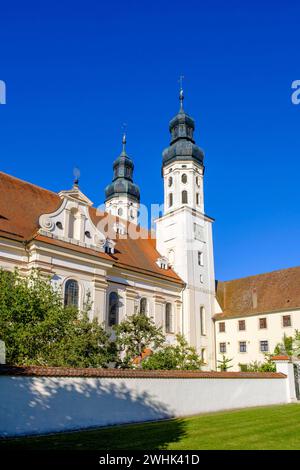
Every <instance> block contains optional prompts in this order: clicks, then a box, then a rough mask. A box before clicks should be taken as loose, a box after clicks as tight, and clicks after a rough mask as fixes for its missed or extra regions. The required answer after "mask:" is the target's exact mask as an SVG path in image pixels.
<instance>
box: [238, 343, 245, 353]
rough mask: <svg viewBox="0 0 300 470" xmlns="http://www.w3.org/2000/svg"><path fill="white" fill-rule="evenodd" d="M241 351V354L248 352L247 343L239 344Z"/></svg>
mask: <svg viewBox="0 0 300 470" xmlns="http://www.w3.org/2000/svg"><path fill="white" fill-rule="evenodd" d="M239 351H240V353H245V352H247V343H246V341H240V342H239Z"/></svg>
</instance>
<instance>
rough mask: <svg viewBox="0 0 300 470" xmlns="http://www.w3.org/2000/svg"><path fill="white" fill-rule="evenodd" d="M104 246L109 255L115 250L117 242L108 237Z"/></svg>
mask: <svg viewBox="0 0 300 470" xmlns="http://www.w3.org/2000/svg"><path fill="white" fill-rule="evenodd" d="M103 248H104V251H105V253H107V254H108V255H112V254H114V252H115V242H114V241H113V240H110V239H109V238H107V239H106V240H105V243H104V246H103Z"/></svg>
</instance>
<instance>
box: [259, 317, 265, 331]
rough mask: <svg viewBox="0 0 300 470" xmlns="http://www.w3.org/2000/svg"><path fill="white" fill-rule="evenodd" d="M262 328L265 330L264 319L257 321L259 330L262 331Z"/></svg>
mask: <svg viewBox="0 0 300 470" xmlns="http://www.w3.org/2000/svg"><path fill="white" fill-rule="evenodd" d="M264 328H267V319H266V318H260V319H259V329H260V330H263V329H264Z"/></svg>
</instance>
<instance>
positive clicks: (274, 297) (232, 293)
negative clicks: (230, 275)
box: [215, 266, 300, 320]
mask: <svg viewBox="0 0 300 470" xmlns="http://www.w3.org/2000/svg"><path fill="white" fill-rule="evenodd" d="M216 291H217V299H218V302H219V304H220V306H221V308H222V310H223V313H220V314H217V315H215V319H217V320H221V319H225V320H226V318H234V317H244V316H251V315H255V314H264V313H269V312H276V311H285V310H292V309H297V308H300V266H297V267H294V268H288V269H281V270H278V271H272V272H269V273H264V274H258V275H256V276H249V277H244V278H241V279H234V280H232V281H226V282H217V289H216Z"/></svg>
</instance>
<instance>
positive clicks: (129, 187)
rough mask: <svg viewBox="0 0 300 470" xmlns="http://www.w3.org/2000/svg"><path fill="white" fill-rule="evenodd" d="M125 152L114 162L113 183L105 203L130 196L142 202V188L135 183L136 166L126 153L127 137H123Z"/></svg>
mask: <svg viewBox="0 0 300 470" xmlns="http://www.w3.org/2000/svg"><path fill="white" fill-rule="evenodd" d="M122 143H123V150H122V153H121V155H120V156H119V157H118V158H117V159H116V160H115V161H114V163H113V170H114V176H113V180H112V183H111V184H109V185H108V186H106V188H105V201H109V200H110V199H112V198H113V197H116V196H128V197H129V198H130V199H132V200H133V201H136V202H139V201H140V188H139V187H138V185H137V184H135V183H134V182H133V170H134V164H133V161H132V160H131V158H130V157H129V156H128V155H127V153H126V135H125V134H124V135H123V140H122Z"/></svg>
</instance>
